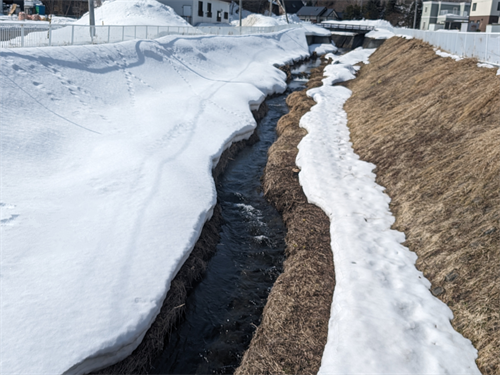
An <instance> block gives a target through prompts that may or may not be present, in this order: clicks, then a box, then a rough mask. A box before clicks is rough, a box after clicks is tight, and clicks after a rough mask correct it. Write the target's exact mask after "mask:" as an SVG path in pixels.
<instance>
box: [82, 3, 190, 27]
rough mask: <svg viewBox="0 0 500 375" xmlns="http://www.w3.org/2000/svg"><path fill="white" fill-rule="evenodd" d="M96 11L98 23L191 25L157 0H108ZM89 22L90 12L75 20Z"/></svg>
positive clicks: (85, 23)
mask: <svg viewBox="0 0 500 375" xmlns="http://www.w3.org/2000/svg"><path fill="white" fill-rule="evenodd" d="M94 13H95V23H96V25H101V24H103V23H104V25H154V26H191V25H190V24H189V23H187V22H186V21H185V20H184V19H183V18H181V17H179V16H178V15H177V13H175V12H174V10H173V9H172V8H170V7H169V6H167V5H164V4H162V3H160V2H158V1H156V0H133V1H131V0H106V1H105V2H104V3H103V4H102V6H100V7H99V8H96V9H95V11H94ZM88 24H89V14H88V13H85V14H84V15H83V16H82V17H81V18H80V19H79V20H78V21H76V22H75V25H88Z"/></svg>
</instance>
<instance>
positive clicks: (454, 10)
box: [453, 7, 458, 15]
mask: <svg viewBox="0 0 500 375" xmlns="http://www.w3.org/2000/svg"><path fill="white" fill-rule="evenodd" d="M453 14H456V15H458V8H457V7H453Z"/></svg>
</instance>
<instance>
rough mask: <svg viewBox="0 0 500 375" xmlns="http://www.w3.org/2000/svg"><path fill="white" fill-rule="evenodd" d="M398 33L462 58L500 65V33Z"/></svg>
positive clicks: (398, 30) (403, 31) (411, 30)
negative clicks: (471, 58)
mask: <svg viewBox="0 0 500 375" xmlns="http://www.w3.org/2000/svg"><path fill="white" fill-rule="evenodd" d="M396 33H397V34H403V35H408V36H412V37H415V38H418V39H422V40H423V41H425V42H427V43H429V44H432V45H433V46H435V47H439V48H441V49H443V50H445V51H447V52H449V53H451V54H454V55H458V56H460V57H475V58H477V59H478V60H479V61H483V62H488V63H492V64H496V65H500V33H478V32H474V33H465V32H458V31H445V30H442V31H428V30H415V29H396Z"/></svg>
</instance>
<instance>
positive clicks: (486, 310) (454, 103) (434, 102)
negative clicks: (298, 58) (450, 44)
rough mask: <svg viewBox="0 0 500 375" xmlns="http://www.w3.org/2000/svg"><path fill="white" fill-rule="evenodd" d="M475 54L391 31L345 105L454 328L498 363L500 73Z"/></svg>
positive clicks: (497, 366)
mask: <svg viewBox="0 0 500 375" xmlns="http://www.w3.org/2000/svg"><path fill="white" fill-rule="evenodd" d="M495 73H496V70H495V69H485V68H479V67H477V61H476V60H473V59H464V60H461V61H458V62H457V61H454V60H452V59H451V58H442V57H440V56H438V55H436V53H435V52H434V50H433V48H432V47H431V46H429V45H428V44H426V43H423V42H421V41H418V40H406V39H402V38H391V39H389V40H388V41H386V42H385V43H384V44H383V45H382V46H381V47H380V48H379V49H377V51H376V52H375V53H374V54H373V55H372V56H371V57H370V64H369V65H365V66H363V67H362V69H361V70H360V71H359V73H358V77H357V78H356V79H355V80H352V81H349V82H347V83H345V84H344V85H345V86H346V87H348V88H349V89H351V90H352V92H353V94H352V96H351V97H350V99H348V100H347V102H346V104H345V107H344V108H345V110H346V112H347V115H348V126H349V128H350V130H351V140H352V142H353V147H354V150H355V152H356V153H357V154H358V155H359V156H360V157H361V159H363V160H365V161H368V162H371V163H373V164H375V165H376V166H377V168H376V174H377V183H379V184H380V185H382V186H384V187H385V188H386V193H387V194H388V195H389V196H390V197H391V199H392V202H391V206H390V207H391V211H392V212H393V214H394V215H395V217H396V222H395V224H394V225H393V229H397V230H400V231H402V232H404V233H405V235H406V242H405V243H404V245H405V246H407V247H408V248H409V249H410V250H412V251H414V252H415V253H416V254H417V255H418V259H417V262H416V265H417V268H418V269H419V270H420V271H422V272H423V273H424V276H425V277H426V278H427V279H428V280H429V281H430V282H431V283H432V287H431V291H432V293H433V294H434V295H435V296H436V297H437V298H439V299H441V300H442V301H443V302H444V303H446V304H447V305H448V306H449V307H450V309H451V310H452V311H453V314H454V319H453V321H452V324H453V326H454V328H455V329H456V330H457V331H458V332H460V333H461V334H462V335H463V336H464V337H466V338H468V339H470V340H471V341H472V343H473V344H474V346H475V348H476V349H477V350H478V352H479V353H478V359H477V364H478V366H479V368H480V370H481V372H482V373H483V374H498V373H499V372H500V348H499V347H498V342H499V340H500V325H499V321H500V316H499V312H498V308H497V306H499V304H500V300H499V298H500V293H499V288H500V287H499V285H500V274H499V272H498V264H500V243H499V242H500V231H499V219H500V215H499V212H500V196H499V194H498V192H499V191H500V178H499V176H500V148H499V146H498V141H499V139H500V127H499V124H500V112H499V108H500V79H499V77H497V76H495Z"/></svg>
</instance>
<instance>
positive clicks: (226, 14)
mask: <svg viewBox="0 0 500 375" xmlns="http://www.w3.org/2000/svg"><path fill="white" fill-rule="evenodd" d="M224 19H225V20H228V19H229V13H228V12H224Z"/></svg>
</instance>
